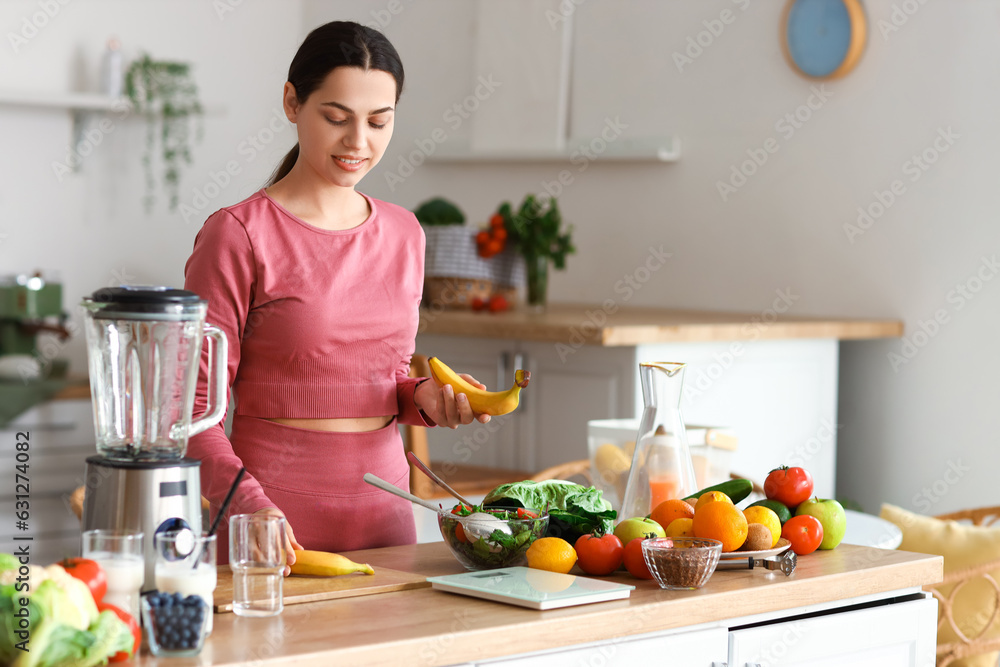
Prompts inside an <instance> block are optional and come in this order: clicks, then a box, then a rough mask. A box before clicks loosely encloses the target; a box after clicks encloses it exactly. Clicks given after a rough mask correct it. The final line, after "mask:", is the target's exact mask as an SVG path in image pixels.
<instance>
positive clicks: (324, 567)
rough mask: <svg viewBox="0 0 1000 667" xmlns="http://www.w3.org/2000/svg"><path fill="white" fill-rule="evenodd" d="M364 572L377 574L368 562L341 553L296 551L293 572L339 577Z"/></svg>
mask: <svg viewBox="0 0 1000 667" xmlns="http://www.w3.org/2000/svg"><path fill="white" fill-rule="evenodd" d="M352 572H364V573H365V574H375V570H373V569H372V566H371V565H368V564H367V563H366V564H364V565H361V564H360V563H355V562H354V561H352V560H351V559H350V558H345V557H344V556H341V555H340V554H331V553H327V552H325V551H299V550H298V549H296V551H295V564H294V565H292V574H311V575H314V576H319V577H339V576H340V575H342V574H351V573H352Z"/></svg>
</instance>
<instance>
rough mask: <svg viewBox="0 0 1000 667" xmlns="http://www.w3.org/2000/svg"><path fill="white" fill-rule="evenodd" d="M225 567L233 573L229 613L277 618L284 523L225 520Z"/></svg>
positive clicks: (250, 517)
mask: <svg viewBox="0 0 1000 667" xmlns="http://www.w3.org/2000/svg"><path fill="white" fill-rule="evenodd" d="M229 567H230V568H231V569H232V571H233V613H235V614H236V615H237V616H277V615H278V614H280V613H281V610H282V609H284V602H283V600H282V593H281V582H282V579H283V576H282V573H283V572H284V569H285V519H284V517H280V516H271V515H267V514H234V515H233V516H231V517H230V518H229Z"/></svg>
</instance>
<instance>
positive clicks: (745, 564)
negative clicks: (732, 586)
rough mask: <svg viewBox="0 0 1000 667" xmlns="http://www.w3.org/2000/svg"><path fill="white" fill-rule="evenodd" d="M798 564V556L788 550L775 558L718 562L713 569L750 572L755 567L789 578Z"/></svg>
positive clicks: (748, 558)
mask: <svg viewBox="0 0 1000 667" xmlns="http://www.w3.org/2000/svg"><path fill="white" fill-rule="evenodd" d="M797 563H798V556H796V555H795V552H794V551H792V550H791V549H789V550H788V551H785V552H784V553H782V554H781V555H780V556H777V557H776V558H754V557H753V556H747V557H746V558H745V559H744V558H734V559H730V560H723V561H720V562H719V564H718V565H717V566H716V568H715V569H717V570H752V569H754V568H755V567H763V568H765V569H767V570H778V571H779V572H782V573H784V575H785V576H786V577H790V576H791V575H792V572H795V565H796V564H797Z"/></svg>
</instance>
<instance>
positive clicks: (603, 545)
mask: <svg viewBox="0 0 1000 667" xmlns="http://www.w3.org/2000/svg"><path fill="white" fill-rule="evenodd" d="M573 548H574V549H576V558H577V561H576V564H577V565H578V566H580V569H581V570H583V571H584V572H586V573H587V574H593V575H597V576H602V575H605V574H611V573H612V572H614V571H615V570H617V569H618V568H619V567H621V564H622V560H624V558H625V547H623V546H622V541H621V540H619V539H618V538H617V537H615V536H614V535H612V534H610V533H608V534H607V535H602V536H601V537H596V536H594V535H589V534H588V535H581V536H580V539H578V540H577V541H576V544H574V545H573Z"/></svg>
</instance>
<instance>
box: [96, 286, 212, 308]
mask: <svg viewBox="0 0 1000 667" xmlns="http://www.w3.org/2000/svg"><path fill="white" fill-rule="evenodd" d="M84 303H85V304H86V305H88V306H89V307H90V308H91V309H92V310H95V311H99V312H102V313H112V312H113V313H114V314H116V315H158V314H161V315H179V314H182V313H196V312H198V311H202V312H203V309H204V308H206V306H207V304H208V302H207V301H205V300H204V299H202V298H201V297H200V296H198V295H197V294H195V293H194V292H189V291H187V290H182V289H176V288H173V287H158V286H155V285H121V286H120V287H104V288H102V289H99V290H97V291H96V292H94V293H93V294H91V295H90V296H89V297H85V298H84Z"/></svg>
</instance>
